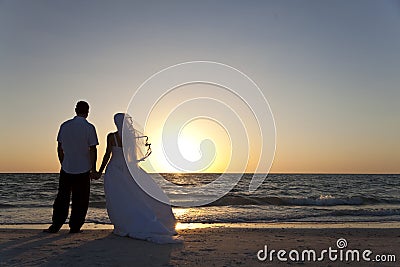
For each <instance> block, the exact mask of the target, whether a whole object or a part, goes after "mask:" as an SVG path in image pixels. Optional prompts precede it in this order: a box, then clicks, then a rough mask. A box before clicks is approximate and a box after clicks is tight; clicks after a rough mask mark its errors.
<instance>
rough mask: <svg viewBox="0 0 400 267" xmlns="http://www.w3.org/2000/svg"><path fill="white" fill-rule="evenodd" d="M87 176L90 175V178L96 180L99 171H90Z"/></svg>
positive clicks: (99, 173)
mask: <svg viewBox="0 0 400 267" xmlns="http://www.w3.org/2000/svg"><path fill="white" fill-rule="evenodd" d="M89 176H90V180H98V179H100V177H101V172H97V171H92V172H90V174H89Z"/></svg>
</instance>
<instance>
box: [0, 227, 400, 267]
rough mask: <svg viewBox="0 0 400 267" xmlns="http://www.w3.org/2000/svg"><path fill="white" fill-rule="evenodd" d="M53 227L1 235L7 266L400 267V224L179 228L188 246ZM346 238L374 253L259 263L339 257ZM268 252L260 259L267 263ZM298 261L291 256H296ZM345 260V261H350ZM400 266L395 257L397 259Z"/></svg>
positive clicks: (1, 260) (1, 259)
mask: <svg viewBox="0 0 400 267" xmlns="http://www.w3.org/2000/svg"><path fill="white" fill-rule="evenodd" d="M46 226H47V225H34V226H32V225H25V226H23V225H22V226H21V225H18V226H12V225H9V226H3V227H1V229H0V265H1V266H275V265H281V266H285V265H290V266H293V265H298V264H300V265H305V266H343V265H344V264H346V265H351V266H398V261H399V258H400V227H398V224H396V223H394V224H390V223H386V224H385V223H380V224H367V223H358V224H301V223H295V224H290V223H288V224H230V225H229V224H225V225H222V224H221V225H218V224H186V225H178V227H177V228H178V232H179V234H180V235H181V236H182V237H183V238H184V243H183V244H167V245H165V244H164V245H159V244H154V243H150V242H146V241H141V240H134V239H131V238H127V237H119V236H116V235H114V234H112V230H111V229H110V226H109V225H90V224H89V225H85V228H84V229H85V230H84V232H83V233H80V234H68V229H67V228H65V227H64V228H63V229H62V230H61V231H60V232H59V233H57V234H46V233H42V232H41V229H43V228H45V227H46ZM339 238H344V239H345V240H346V242H347V247H345V248H343V251H344V254H343V255H346V254H345V252H346V249H348V250H359V251H360V257H361V253H362V252H363V251H364V250H371V251H372V254H370V255H369V257H368V258H370V259H371V262H366V261H363V259H360V262H357V261H347V262H346V261H344V260H342V261H340V259H339V255H340V254H339V252H338V253H337V255H338V259H337V260H336V261H331V260H330V259H329V257H328V255H327V254H326V255H325V257H324V259H323V260H322V261H320V262H314V261H308V260H306V261H304V262H303V261H299V262H294V261H291V260H290V259H288V261H287V262H284V261H280V260H278V258H277V255H276V252H275V254H274V255H273V261H272V262H271V261H270V260H269V259H268V258H267V259H266V260H264V261H260V260H259V259H258V258H257V253H258V252H259V251H260V250H263V249H264V247H265V245H267V247H268V251H269V252H270V251H271V250H276V251H278V250H281V249H282V250H285V251H287V254H286V255H285V256H286V258H288V253H289V251H290V250H296V251H299V252H300V255H301V252H302V251H303V250H315V251H316V253H317V257H319V255H320V252H321V251H322V250H324V249H326V250H328V249H329V247H331V248H332V249H336V250H338V247H337V240H338V239H339ZM264 254H265V253H264V252H260V253H259V256H260V257H263V256H264ZM293 255H295V254H292V256H293ZM376 255H385V257H386V258H387V259H388V258H389V257H388V255H394V256H395V257H396V260H397V264H396V262H384V263H383V262H376V261H373V260H375V256H376ZM343 257H344V256H343ZM391 260H393V257H392V259H391Z"/></svg>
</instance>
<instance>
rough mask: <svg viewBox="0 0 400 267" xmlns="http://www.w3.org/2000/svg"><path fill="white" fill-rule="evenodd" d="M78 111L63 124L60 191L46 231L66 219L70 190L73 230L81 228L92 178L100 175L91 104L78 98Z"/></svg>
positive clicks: (48, 231) (58, 138)
mask: <svg viewBox="0 0 400 267" xmlns="http://www.w3.org/2000/svg"><path fill="white" fill-rule="evenodd" d="M75 112H76V116H75V117H74V118H73V119H70V120H68V121H66V122H64V123H63V124H61V127H60V130H59V132H58V136H57V141H58V147H57V152H58V159H59V161H60V163H61V171H60V179H59V185H58V194H57V197H56V199H55V201H54V204H53V217H52V221H53V223H52V225H51V226H50V227H49V228H48V229H46V230H44V232H47V233H57V232H58V231H59V230H60V228H61V226H62V225H63V224H64V222H65V221H66V219H67V217H68V212H69V202H70V198H71V193H72V207H71V216H70V219H69V227H70V233H79V232H81V230H80V229H81V227H82V225H83V224H84V222H85V217H86V213H87V210H88V206H89V193H90V178H98V177H97V176H98V174H97V173H96V160H97V149H96V146H97V145H98V144H99V142H98V140H97V134H96V129H95V127H94V126H93V125H92V124H91V123H89V122H88V121H87V120H86V118H87V116H88V114H89V104H88V103H86V102H85V101H79V102H78V103H77V104H76V108H75Z"/></svg>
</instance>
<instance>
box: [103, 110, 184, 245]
mask: <svg viewBox="0 0 400 267" xmlns="http://www.w3.org/2000/svg"><path fill="white" fill-rule="evenodd" d="M114 122H115V125H116V126H117V130H118V131H117V132H114V133H109V134H108V135H107V148H106V152H105V154H104V157H103V162H102V164H101V167H100V169H99V173H102V172H103V171H104V169H105V168H106V166H107V169H106V172H105V174H104V192H105V195H106V206H107V212H108V216H109V217H110V220H111V222H112V224H113V225H114V234H117V235H120V236H129V237H132V238H137V239H143V240H148V241H152V242H155V243H178V242H181V240H180V239H179V237H178V236H176V235H177V233H176V231H175V224H176V220H175V217H174V214H173V213H172V209H171V206H170V205H168V204H165V203H169V200H168V197H167V196H166V194H165V193H164V192H163V191H162V189H161V188H160V187H159V186H158V185H157V184H156V183H155V182H154V180H153V179H152V178H151V176H150V175H149V174H148V173H146V172H145V171H144V170H143V169H142V168H140V167H139V166H138V163H139V162H140V161H142V160H144V159H145V158H146V157H147V156H148V155H145V156H142V157H138V156H137V154H138V153H137V151H140V149H139V148H138V144H139V143H140V139H141V136H139V134H138V131H136V130H135V129H134V128H133V123H132V119H131V117H130V116H129V115H127V114H124V113H117V114H115V116H114ZM123 131H124V139H125V140H124V144H127V146H124V151H123V149H122V132H123ZM142 137H143V136H142ZM124 152H125V153H129V154H128V157H127V160H126V161H125V157H124ZM110 157H111V160H110ZM107 163H108V165H107ZM136 181H140V184H141V185H142V186H143V184H144V185H145V187H146V189H147V190H146V191H147V192H149V191H150V192H151V194H152V195H153V196H154V195H156V197H157V199H162V200H163V202H164V203H163V202H160V201H158V200H156V199H155V198H153V197H152V196H150V195H148V194H147V193H146V192H145V191H144V190H143V189H142V188H141V187H140V186H139V185H138V183H137V182H136Z"/></svg>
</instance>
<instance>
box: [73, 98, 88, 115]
mask: <svg viewBox="0 0 400 267" xmlns="http://www.w3.org/2000/svg"><path fill="white" fill-rule="evenodd" d="M75 113H76V115H78V116H80V117H84V118H87V116H88V114H89V104H88V103H87V102H85V101H79V102H78V103H76V107H75Z"/></svg>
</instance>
